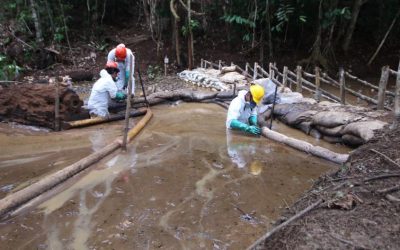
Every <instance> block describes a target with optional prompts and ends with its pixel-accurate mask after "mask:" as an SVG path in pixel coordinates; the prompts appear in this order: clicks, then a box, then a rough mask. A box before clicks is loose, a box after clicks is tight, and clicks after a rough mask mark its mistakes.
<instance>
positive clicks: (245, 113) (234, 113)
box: [226, 90, 258, 128]
mask: <svg viewBox="0 0 400 250" xmlns="http://www.w3.org/2000/svg"><path fill="white" fill-rule="evenodd" d="M247 92H248V91H247V90H241V91H239V93H238V96H237V97H235V99H233V100H232V102H231V104H230V105H229V109H228V115H227V117H226V127H227V128H231V122H232V120H235V119H236V120H239V121H240V122H243V123H246V124H249V118H250V116H252V115H255V116H257V112H258V108H257V106H256V107H254V108H251V107H250V103H249V102H246V100H245V95H246V94H247Z"/></svg>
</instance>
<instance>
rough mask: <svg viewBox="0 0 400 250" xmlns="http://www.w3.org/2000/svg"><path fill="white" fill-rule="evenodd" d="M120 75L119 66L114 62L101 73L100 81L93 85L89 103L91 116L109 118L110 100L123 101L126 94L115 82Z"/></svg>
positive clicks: (108, 63) (109, 63) (108, 64)
mask: <svg viewBox="0 0 400 250" xmlns="http://www.w3.org/2000/svg"><path fill="white" fill-rule="evenodd" d="M118 73H119V69H118V64H117V63H116V62H114V61H109V62H107V64H106V67H105V69H102V70H101V71H100V79H99V80H97V81H96V82H95V84H94V85H93V88H92V91H91V92H90V97H89V101H88V108H89V114H90V116H91V117H92V118H93V117H97V116H99V117H104V118H106V117H108V116H109V113H108V103H109V101H110V100H109V99H110V98H111V99H115V100H116V101H123V100H125V98H126V94H125V93H124V92H122V91H121V90H118V88H117V85H116V83H115V80H116V78H117V75H118Z"/></svg>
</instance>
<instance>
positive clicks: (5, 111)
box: [0, 84, 83, 128]
mask: <svg viewBox="0 0 400 250" xmlns="http://www.w3.org/2000/svg"><path fill="white" fill-rule="evenodd" d="M2 88H3V91H0V120H2V121H13V122H19V123H22V124H27V125H35V126H42V127H47V128H54V119H55V108H54V107H55V99H56V98H55V95H56V90H55V85H47V84H45V85H44V84H19V85H11V86H8V87H2ZM59 91H60V118H61V120H70V119H71V118H72V116H73V115H76V114H79V113H80V112H81V107H82V105H83V102H82V100H80V99H79V96H78V95H77V94H76V93H75V92H74V91H73V90H71V89H69V88H67V87H64V86H61V87H60V90H59Z"/></svg>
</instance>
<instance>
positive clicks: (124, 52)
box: [107, 43, 135, 95]
mask: <svg viewBox="0 0 400 250" xmlns="http://www.w3.org/2000/svg"><path fill="white" fill-rule="evenodd" d="M131 56H132V57H131ZM131 58H132V59H131ZM107 61H115V62H117V63H118V69H119V74H118V80H117V87H118V90H123V89H127V87H128V81H129V77H130V76H131V75H132V95H135V78H134V77H133V73H134V72H135V56H134V55H133V53H132V51H131V50H130V49H128V48H126V47H125V44H122V43H121V44H119V45H118V46H117V47H116V48H114V49H112V50H111V51H110V52H108V57H107ZM131 64H132V72H131V71H130V69H131Z"/></svg>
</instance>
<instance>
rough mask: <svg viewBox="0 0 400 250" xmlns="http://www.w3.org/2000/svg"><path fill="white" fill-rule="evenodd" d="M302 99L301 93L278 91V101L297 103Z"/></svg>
mask: <svg viewBox="0 0 400 250" xmlns="http://www.w3.org/2000/svg"><path fill="white" fill-rule="evenodd" d="M301 99H303V95H302V94H300V93H298V92H290V93H280V94H279V103H280V104H282V103H299V102H301Z"/></svg>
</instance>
